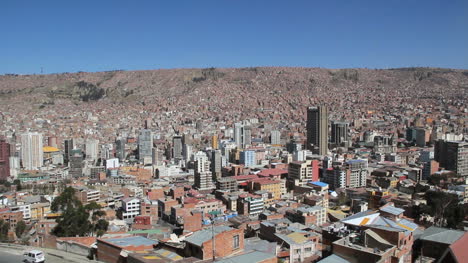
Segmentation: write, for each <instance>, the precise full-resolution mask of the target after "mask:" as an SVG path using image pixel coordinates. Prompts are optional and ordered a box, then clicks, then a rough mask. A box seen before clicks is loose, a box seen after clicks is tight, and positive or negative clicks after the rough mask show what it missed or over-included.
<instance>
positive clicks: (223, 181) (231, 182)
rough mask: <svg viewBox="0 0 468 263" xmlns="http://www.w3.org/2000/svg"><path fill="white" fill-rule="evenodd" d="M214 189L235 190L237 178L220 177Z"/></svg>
mask: <svg viewBox="0 0 468 263" xmlns="http://www.w3.org/2000/svg"><path fill="white" fill-rule="evenodd" d="M216 189H218V190H223V191H237V180H236V178H233V177H221V178H218V180H217V181H216Z"/></svg>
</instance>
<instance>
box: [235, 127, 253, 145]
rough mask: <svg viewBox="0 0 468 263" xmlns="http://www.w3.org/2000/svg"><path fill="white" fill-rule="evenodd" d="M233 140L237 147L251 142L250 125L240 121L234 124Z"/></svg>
mask: <svg viewBox="0 0 468 263" xmlns="http://www.w3.org/2000/svg"><path fill="white" fill-rule="evenodd" d="M234 141H235V143H236V145H237V148H239V149H243V148H245V147H246V146H247V145H250V144H252V127H250V126H249V125H244V124H242V123H236V124H234Z"/></svg>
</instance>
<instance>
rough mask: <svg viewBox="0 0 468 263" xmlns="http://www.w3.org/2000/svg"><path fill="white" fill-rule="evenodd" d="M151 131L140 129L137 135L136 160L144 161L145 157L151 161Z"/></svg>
mask: <svg viewBox="0 0 468 263" xmlns="http://www.w3.org/2000/svg"><path fill="white" fill-rule="evenodd" d="M152 149H153V133H152V132H151V130H148V129H141V130H140V134H139V135H138V160H139V161H140V162H145V159H147V160H149V161H150V162H151V161H152V157H153V152H152Z"/></svg>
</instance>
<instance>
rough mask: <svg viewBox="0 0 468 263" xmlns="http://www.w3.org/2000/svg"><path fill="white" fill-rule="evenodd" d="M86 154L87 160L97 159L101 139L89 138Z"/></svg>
mask: <svg viewBox="0 0 468 263" xmlns="http://www.w3.org/2000/svg"><path fill="white" fill-rule="evenodd" d="M85 154H86V159H87V160H92V161H96V160H97V159H98V156H99V140H96V139H87V140H86V143H85Z"/></svg>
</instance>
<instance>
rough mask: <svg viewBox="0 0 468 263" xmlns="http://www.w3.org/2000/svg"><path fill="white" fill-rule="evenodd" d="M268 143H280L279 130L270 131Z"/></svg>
mask: <svg viewBox="0 0 468 263" xmlns="http://www.w3.org/2000/svg"><path fill="white" fill-rule="evenodd" d="M270 143H271V144H273V145H278V144H281V132H280V131H271V135H270Z"/></svg>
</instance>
